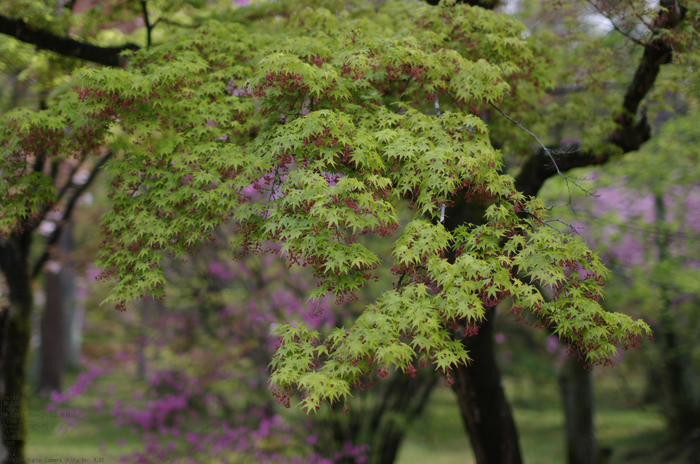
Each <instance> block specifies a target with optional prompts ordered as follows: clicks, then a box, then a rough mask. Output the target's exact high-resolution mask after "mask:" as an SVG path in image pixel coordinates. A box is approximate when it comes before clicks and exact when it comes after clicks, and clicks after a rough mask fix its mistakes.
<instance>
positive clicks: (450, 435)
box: [397, 378, 665, 464]
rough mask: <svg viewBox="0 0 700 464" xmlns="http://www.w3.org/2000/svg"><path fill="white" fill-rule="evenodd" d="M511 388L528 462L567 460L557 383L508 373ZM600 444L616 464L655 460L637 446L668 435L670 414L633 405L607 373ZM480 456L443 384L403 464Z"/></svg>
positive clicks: (601, 393) (600, 385) (600, 391)
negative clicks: (621, 397) (625, 401)
mask: <svg viewBox="0 0 700 464" xmlns="http://www.w3.org/2000/svg"><path fill="white" fill-rule="evenodd" d="M505 386H506V392H507V394H508V397H509V398H511V399H513V400H512V406H513V410H514V415H515V421H516V423H517V426H518V433H519V434H520V445H521V448H522V452H523V455H524V460H525V462H526V463H531V464H564V463H565V462H566V459H565V432H564V428H563V424H564V414H563V411H562V410H561V407H560V406H561V401H560V399H559V396H558V390H557V389H556V384H545V385H537V388H533V385H531V384H529V383H528V382H520V383H519V384H516V382H515V381H514V379H512V378H511V379H506V382H505ZM596 388H597V396H598V397H599V399H598V404H599V406H598V410H597V416H596V425H597V427H598V429H597V430H598V440H599V446H600V447H603V448H610V449H612V451H613V454H612V456H611V460H610V464H613V463H623V462H624V463H628V464H631V463H639V464H642V463H644V464H654V463H656V462H661V460H660V459H659V460H654V459H655V457H654V456H651V455H649V454H645V453H644V452H641V453H639V455H638V456H636V457H635V459H630V458H629V457H628V455H629V453H630V452H631V451H634V450H640V449H644V448H645V447H647V448H648V447H650V446H653V445H655V444H657V443H659V442H660V441H662V440H663V437H664V435H663V433H664V426H665V423H664V418H663V416H662V415H661V414H659V413H658V412H655V411H653V410H643V409H639V408H636V409H630V408H628V407H626V406H624V404H621V403H620V402H617V401H616V400H618V399H619V398H618V396H619V391H617V389H616V385H615V383H614V382H611V381H610V380H609V379H607V378H603V379H598V380H597V382H596ZM474 462H475V461H474V456H473V453H472V451H471V447H470V446H469V440H468V438H467V436H466V434H465V432H464V426H463V424H462V419H461V416H460V413H459V409H458V407H457V402H456V398H455V397H454V393H453V392H452V390H451V389H449V388H446V387H439V388H438V389H436V391H435V392H434V393H433V396H432V397H431V399H430V404H429V405H428V406H427V407H426V409H425V414H424V417H423V419H422V420H419V421H418V422H416V423H415V424H414V425H413V426H412V427H411V429H410V430H409V432H408V435H407V437H406V441H405V442H404V444H403V446H402V448H401V450H400V452H399V458H398V461H397V464H424V463H430V464H458V463H459V464H472V463H474Z"/></svg>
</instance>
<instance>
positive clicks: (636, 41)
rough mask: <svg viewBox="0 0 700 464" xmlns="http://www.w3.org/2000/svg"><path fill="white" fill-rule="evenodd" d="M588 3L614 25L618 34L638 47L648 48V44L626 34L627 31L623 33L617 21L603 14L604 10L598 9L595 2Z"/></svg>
mask: <svg viewBox="0 0 700 464" xmlns="http://www.w3.org/2000/svg"><path fill="white" fill-rule="evenodd" d="M588 3H589V4H590V5H591V6H592V7H593V8H595V9H596V11H598V13H600V15H601V16H603V17H604V18H605V19H607V20H608V21H610V24H611V25H612V27H613V29H615V30H616V31H617V32H619V33H620V34H622V35H624V36H625V37H627V38H628V39H630V40H631V41H632V42H634V43H636V44H637V45H641V46H642V47H646V44H645V43H643V42H642V41H641V40H639V39H636V38H634V37H632V36H631V35H630V34H629V33H628V32H625V31H623V30H622V29H620V28H619V27H618V26H617V24H615V21H613V19H612V18H611V17H610V16H608V15H606V14H605V13H604V12H603V10H601V9H600V8H599V7H598V5H596V4H595V3H594V2H592V1H590V0H589V2H588Z"/></svg>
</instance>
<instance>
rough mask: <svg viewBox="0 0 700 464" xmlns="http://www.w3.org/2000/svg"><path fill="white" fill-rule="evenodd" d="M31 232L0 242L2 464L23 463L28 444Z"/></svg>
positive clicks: (0, 413)
mask: <svg viewBox="0 0 700 464" xmlns="http://www.w3.org/2000/svg"><path fill="white" fill-rule="evenodd" d="M30 244H31V232H27V233H24V234H20V233H13V234H12V235H10V237H8V238H6V239H0V268H1V269H2V272H3V274H4V276H5V279H6V282H7V286H8V288H9V307H7V308H3V310H2V314H1V315H0V321H1V322H2V327H0V434H2V448H3V449H2V450H0V459H1V460H2V463H9V462H23V461H24V458H25V454H24V453H25V444H26V440H27V422H26V419H27V401H26V397H25V383H26V378H27V360H28V358H29V340H30V338H31V313H32V289H31V284H30V283H31V278H30V270H29V263H28V256H29V246H30Z"/></svg>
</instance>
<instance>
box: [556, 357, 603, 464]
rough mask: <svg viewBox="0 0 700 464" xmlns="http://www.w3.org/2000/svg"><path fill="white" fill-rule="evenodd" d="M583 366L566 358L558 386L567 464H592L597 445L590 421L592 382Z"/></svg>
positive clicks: (590, 376)
mask: <svg viewBox="0 0 700 464" xmlns="http://www.w3.org/2000/svg"><path fill="white" fill-rule="evenodd" d="M592 380H593V379H592V375H591V371H589V370H588V369H587V365H586V362H585V361H583V360H579V359H578V358H577V357H576V356H569V357H568V358H567V359H566V361H565V362H564V366H563V368H562V372H561V376H560V377H559V386H560V388H561V393H562V399H563V404H564V413H565V416H566V449H567V462H568V464H596V463H597V462H598V444H597V439H596V433H595V425H594V423H593V417H594V412H595V407H594V397H593V381H592Z"/></svg>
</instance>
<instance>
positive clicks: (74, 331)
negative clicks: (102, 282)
mask: <svg viewBox="0 0 700 464" xmlns="http://www.w3.org/2000/svg"><path fill="white" fill-rule="evenodd" d="M58 245H59V247H60V250H61V257H62V261H63V268H62V272H61V289H62V293H63V322H64V327H63V328H64V331H63V333H64V335H63V353H64V355H65V356H64V360H65V362H64V366H65V368H64V372H65V369H73V370H77V369H79V368H80V353H81V347H82V342H83V333H82V331H83V316H84V314H85V307H84V305H83V304H82V303H79V302H78V299H77V298H76V283H75V275H76V272H75V263H74V262H73V259H72V258H71V253H72V252H73V248H74V243H73V233H72V228H71V226H70V224H68V225H66V226H65V227H64V228H63V232H62V233H61V238H60V240H59V242H58Z"/></svg>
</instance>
